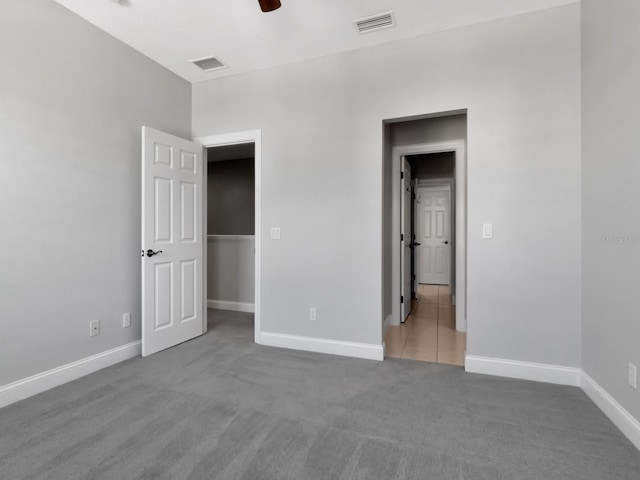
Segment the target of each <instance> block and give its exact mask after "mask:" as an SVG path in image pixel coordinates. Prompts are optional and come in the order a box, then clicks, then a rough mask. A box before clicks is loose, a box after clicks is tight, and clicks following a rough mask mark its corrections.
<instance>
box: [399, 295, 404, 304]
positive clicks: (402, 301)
mask: <svg viewBox="0 0 640 480" xmlns="http://www.w3.org/2000/svg"><path fill="white" fill-rule="evenodd" d="M400 303H404V296H402V295H400Z"/></svg>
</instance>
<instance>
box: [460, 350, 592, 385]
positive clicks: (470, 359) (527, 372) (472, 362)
mask: <svg viewBox="0 0 640 480" xmlns="http://www.w3.org/2000/svg"><path fill="white" fill-rule="evenodd" d="M464 366H465V371H467V372H469V373H481V374H485V375H495V376H497V377H509V378H518V379H521V380H533V381H535V382H546V383H555V384H558V385H570V386H573V387H579V386H580V376H581V373H582V370H580V369H579V368H572V367H561V366H558V365H547V364H544V363H529V362H519V361H516V360H504V359H501V358H490V357H477V356H474V355H467V356H466V357H465V362H464Z"/></svg>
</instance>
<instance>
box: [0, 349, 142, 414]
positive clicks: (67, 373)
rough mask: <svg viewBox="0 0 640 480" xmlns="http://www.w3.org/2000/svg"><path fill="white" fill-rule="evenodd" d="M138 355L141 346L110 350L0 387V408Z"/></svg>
mask: <svg viewBox="0 0 640 480" xmlns="http://www.w3.org/2000/svg"><path fill="white" fill-rule="evenodd" d="M140 353H141V342H140V340H137V341H135V342H131V343H128V344H126V345H122V346H120V347H116V348H112V349H111V350H107V351H106V352H102V353H98V354H97V355H92V356H90V357H87V358H83V359H81V360H77V361H75V362H71V363H68V364H66V365H62V366H61V367H56V368H52V369H51V370H47V371H46V372H42V373H38V374H36V375H32V376H31V377H27V378H23V379H22V380H18V381H16V382H13V383H9V384H8V385H4V386H2V387H0V408H2V407H6V406H7V405H11V404H12V403H15V402H18V401H20V400H24V399H25V398H29V397H31V396H33V395H37V394H38V393H42V392H44V391H46V390H49V389H51V388H54V387H57V386H59V385H63V384H65V383H68V382H71V381H72V380H76V379H78V378H80V377H84V376H85V375H88V374H90V373H93V372H97V371H98V370H102V369H103V368H106V367H110V366H111V365H115V364H116V363H119V362H122V361H124V360H128V359H130V358H133V357H137V356H138V355H140Z"/></svg>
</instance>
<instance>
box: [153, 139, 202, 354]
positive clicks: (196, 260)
mask: <svg viewBox="0 0 640 480" xmlns="http://www.w3.org/2000/svg"><path fill="white" fill-rule="evenodd" d="M203 183H204V176H203V148H202V146H201V145H199V144H197V143H194V142H191V141H189V140H185V139H183V138H179V137H175V136H173V135H169V134H167V133H164V132H160V131H158V130H154V129H152V128H149V127H142V252H141V253H142V254H143V256H142V355H143V356H147V355H150V354H152V353H155V352H158V351H160V350H164V349H166V348H169V347H172V346H174V345H177V344H179V343H182V342H184V341H186V340H189V339H191V338H194V337H197V336H198V335H202V334H203V333H204V322H203V315H204V308H203V270H202V269H203V265H202V262H203V234H202V231H201V227H202V224H203V220H202V219H203V210H202V209H203ZM154 252H156V253H154ZM149 254H150V255H151V256H149Z"/></svg>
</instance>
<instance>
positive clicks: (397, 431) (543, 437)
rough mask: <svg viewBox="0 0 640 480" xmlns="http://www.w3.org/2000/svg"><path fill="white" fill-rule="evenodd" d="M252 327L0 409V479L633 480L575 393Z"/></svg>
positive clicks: (232, 320) (631, 462) (222, 329)
mask: <svg viewBox="0 0 640 480" xmlns="http://www.w3.org/2000/svg"><path fill="white" fill-rule="evenodd" d="M252 328H253V324H252V316H251V315H247V314H239V313H233V312H223V311H210V330H209V333H207V335H204V336H203V337H200V338H198V339H196V340H193V341H191V342H187V343H185V344H183V345H180V346H178V347H174V348H172V349H169V350H167V351H165V352H161V353H159V354H157V355H154V356H152V357H149V358H145V359H143V358H136V359H132V360H130V361H127V362H124V363H122V364H119V365H117V366H114V367H111V368H108V369H105V370H102V371H100V372H98V373H96V374H93V375H90V376H88V377H85V378H83V379H80V380H78V381H75V382H73V383H70V384H67V385H63V386H61V387H59V388H56V389H53V390H50V391H48V392H46V393H43V394H41V395H38V396H36V397H33V398H31V399H28V400H26V401H23V402H20V403H18V404H15V405H12V406H10V407H7V408H5V409H2V410H0V478H2V479H3V480H4V479H6V480H14V479H16V480H17V479H40V478H42V479H64V480H70V479H118V480H129V479H143V478H144V479H247V480H250V479H296V480H305V479H309V480H312V479H313V480H320V479H331V480H334V479H336V480H339V479H367V480H375V479H382V480H391V479H434V480H449V479H452V480H453V479H455V480H461V479H470V480H471V479H472V480H484V479H536V480H542V479H552V480H563V479H576V480H589V479H593V480H607V479H630V480H631V479H633V480H638V479H640V453H639V452H638V451H637V450H636V449H635V448H634V447H633V446H632V445H631V443H630V442H628V441H627V440H626V439H625V438H624V437H623V436H622V434H621V433H620V432H619V431H618V430H617V429H616V428H615V427H614V426H613V424H612V423H611V422H610V421H609V420H608V419H607V418H606V417H605V416H604V415H603V414H602V413H601V412H600V411H599V410H598V408H597V407H596V406H595V405H594V404H593V403H592V402H591V401H590V400H589V399H588V398H587V397H586V396H585V395H584V393H582V391H580V390H579V389H577V388H570V387H560V386H552V385H546V384H541V383H534V382H525V381H516V380H507V379H500V378H493V377H487V376H480V375H471V374H465V373H464V371H463V370H462V369H461V368H458V367H449V366H444V365H435V364H427V363H420V362H414V361H410V360H399V359H397V360H396V359H387V360H385V361H384V362H373V361H366V360H354V359H349V358H342V357H334V356H328V355H319V354H311V353H304V352H295V351H289V350H281V349H274V348H268V347H261V346H258V345H255V344H253V343H252Z"/></svg>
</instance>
